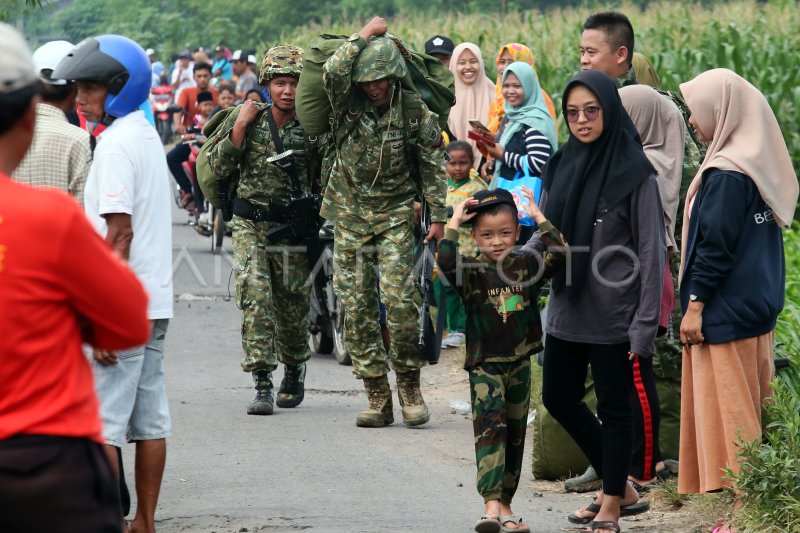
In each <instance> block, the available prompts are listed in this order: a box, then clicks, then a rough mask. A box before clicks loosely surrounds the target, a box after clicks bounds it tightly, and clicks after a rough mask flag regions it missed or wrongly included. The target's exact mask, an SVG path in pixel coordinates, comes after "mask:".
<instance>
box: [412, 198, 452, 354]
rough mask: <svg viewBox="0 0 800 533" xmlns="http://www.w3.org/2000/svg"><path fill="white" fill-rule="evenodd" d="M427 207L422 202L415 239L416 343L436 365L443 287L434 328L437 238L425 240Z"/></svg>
mask: <svg viewBox="0 0 800 533" xmlns="http://www.w3.org/2000/svg"><path fill="white" fill-rule="evenodd" d="M430 216H431V213H430V208H429V207H428V202H427V201H423V202H422V211H421V213H420V226H421V227H420V237H419V243H418V253H419V254H420V256H419V259H418V260H417V266H418V267H419V275H418V277H417V289H418V290H419V294H420V296H421V297H422V302H421V305H420V308H419V337H418V339H417V345H418V346H419V349H420V352H421V353H422V355H423V356H424V357H425V359H426V360H427V361H428V363H429V364H431V365H435V364H436V363H438V362H439V354H440V352H441V349H442V332H443V331H444V317H445V314H446V310H445V295H444V289H442V291H441V294H440V295H439V301H438V303H437V308H436V313H437V315H436V330H434V329H433V320H432V319H431V304H432V303H433V265H434V263H435V261H436V259H435V257H436V244H437V243H436V240H434V239H431V240H429V241H428V244H425V236H426V235H428V232H429V231H430V229H431V222H430Z"/></svg>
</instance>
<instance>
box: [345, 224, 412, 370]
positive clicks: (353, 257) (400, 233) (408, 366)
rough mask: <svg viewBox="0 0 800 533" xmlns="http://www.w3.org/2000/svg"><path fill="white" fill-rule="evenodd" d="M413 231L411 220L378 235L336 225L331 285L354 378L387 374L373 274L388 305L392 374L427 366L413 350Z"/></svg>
mask: <svg viewBox="0 0 800 533" xmlns="http://www.w3.org/2000/svg"><path fill="white" fill-rule="evenodd" d="M413 230H414V226H413V223H412V220H411V219H410V218H409V220H408V223H402V224H398V225H395V226H394V227H392V228H390V229H387V230H386V231H384V232H382V233H380V234H378V235H364V234H362V233H358V232H354V231H352V230H350V229H348V228H346V227H344V226H343V225H341V224H336V225H335V226H334V237H333V238H334V246H333V261H334V277H333V286H334V290H335V292H336V296H337V297H338V298H339V300H341V302H342V305H343V306H344V311H345V339H346V343H347V351H348V352H349V353H350V358H351V359H352V361H353V375H355V377H356V378H358V379H362V378H376V377H380V376H383V375H385V374H386V373H387V372H388V371H389V364H388V362H387V360H386V350H385V349H384V348H383V341H382V340H381V331H380V325H379V324H378V318H379V316H380V308H379V305H378V294H377V291H376V286H377V276H376V271H379V272H380V290H381V294H380V299H381V301H382V302H383V303H384V304H385V305H386V326H387V328H388V329H389V336H390V337H391V343H392V346H391V349H390V350H389V358H390V360H391V362H392V367H393V368H394V371H395V372H411V371H413V370H416V369H418V368H421V367H423V366H425V360H424V359H423V357H422V355H421V354H420V351H419V348H418V347H417V334H418V331H417V324H418V322H419V307H418V304H417V303H416V302H418V301H419V296H418V293H417V290H416V287H415V286H414V280H413V276H412V271H413V268H414V234H413Z"/></svg>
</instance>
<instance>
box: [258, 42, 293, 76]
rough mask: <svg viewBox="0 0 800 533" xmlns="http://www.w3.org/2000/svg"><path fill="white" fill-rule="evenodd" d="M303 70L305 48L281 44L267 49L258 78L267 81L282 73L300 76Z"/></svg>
mask: <svg viewBox="0 0 800 533" xmlns="http://www.w3.org/2000/svg"><path fill="white" fill-rule="evenodd" d="M302 72H303V49H302V48H300V47H299V46H292V45H289V44H281V45H278V46H273V47H272V48H270V49H269V50H267V55H265V56H264V61H263V62H262V63H261V71H260V72H259V77H258V79H259V82H260V83H267V82H268V81H269V80H271V79H272V78H275V77H277V76H281V75H284V76H296V77H298V78H299V77H300V74H301V73H302Z"/></svg>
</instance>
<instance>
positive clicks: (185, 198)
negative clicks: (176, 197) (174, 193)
mask: <svg viewBox="0 0 800 533" xmlns="http://www.w3.org/2000/svg"><path fill="white" fill-rule="evenodd" d="M181 207H183V208H184V209H186V210H187V211H188V212H189V213H190V214H191V215H192V216H195V217H196V216H197V207H195V205H194V196H193V195H192V193H190V192H186V191H181Z"/></svg>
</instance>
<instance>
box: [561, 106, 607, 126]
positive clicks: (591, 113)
mask: <svg viewBox="0 0 800 533" xmlns="http://www.w3.org/2000/svg"><path fill="white" fill-rule="evenodd" d="M581 113H583V116H585V117H586V120H588V121H589V122H591V121H593V120H597V117H599V116H600V108H599V107H597V106H594V105H590V106H587V107H585V108H583V109H567V122H571V123H573V124H574V123H576V122H578V118H580V116H581Z"/></svg>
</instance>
